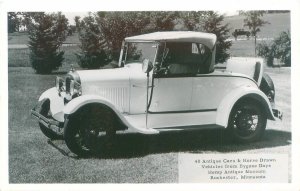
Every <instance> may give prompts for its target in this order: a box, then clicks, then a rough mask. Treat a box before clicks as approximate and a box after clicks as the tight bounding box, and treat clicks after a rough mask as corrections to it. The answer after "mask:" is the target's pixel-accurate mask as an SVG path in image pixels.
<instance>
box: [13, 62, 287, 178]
mask: <svg viewBox="0 0 300 191" xmlns="http://www.w3.org/2000/svg"><path fill="white" fill-rule="evenodd" d="M8 72H9V73H8V77H9V81H8V85H9V181H10V183H54V182H57V183H82V182H98V183H101V182H113V183H122V182H127V183H147V182H152V183H154V182H155V183H159V182H161V183H163V182H164V183H168V182H177V181H178V171H177V165H178V164H177V163H178V161H177V160H178V159H177V156H178V153H181V152H185V153H186V152H187V153H202V154H205V153H247V154H248V153H249V154H250V153H289V152H290V146H291V128H290V127H291V126H290V125H291V124H290V120H291V114H290V112H291V111H290V99H287V98H290V83H289V79H290V69H289V68H281V69H277V68H276V69H267V73H269V74H270V75H271V77H272V78H273V79H274V83H275V86H276V102H277V104H278V105H279V106H280V107H282V109H283V111H284V118H283V122H282V123H280V122H270V121H269V122H268V127H267V129H268V130H267V131H266V133H265V136H264V138H263V140H262V141H260V142H257V143H252V144H246V145H236V144H231V143H228V142H227V141H226V137H223V136H222V131H219V130H213V131H199V132H181V133H163V134H160V135H154V136H145V135H140V134H126V135H120V136H119V137H118V139H117V147H116V148H115V149H114V150H113V151H112V152H111V151H103V152H104V153H107V152H111V153H112V154H110V155H109V154H108V155H107V154H106V155H105V154H104V155H99V156H93V157H91V158H86V159H76V158H72V157H68V156H65V155H63V154H62V153H61V152H59V150H57V149H55V148H54V147H52V146H50V144H48V143H47V138H46V137H45V136H44V135H43V134H42V133H41V131H40V129H39V127H38V124H37V121H36V120H35V119H33V118H32V117H31V116H30V113H29V111H30V109H31V108H32V107H33V106H34V105H35V104H36V103H37V99H38V97H39V96H40V95H41V93H42V92H43V91H45V90H46V89H48V88H50V87H52V86H53V85H54V77H55V75H61V73H54V74H52V75H37V74H35V73H34V71H33V70H32V69H31V68H30V67H9V71H8ZM54 145H56V146H57V147H58V148H60V149H61V150H63V151H65V152H67V153H68V152H69V151H68V149H67V148H66V145H65V144H64V142H63V141H60V140H57V141H54Z"/></svg>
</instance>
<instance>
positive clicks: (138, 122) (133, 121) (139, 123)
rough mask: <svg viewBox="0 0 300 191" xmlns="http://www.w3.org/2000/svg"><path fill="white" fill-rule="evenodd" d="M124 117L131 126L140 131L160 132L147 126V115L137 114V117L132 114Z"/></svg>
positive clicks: (145, 132) (148, 132)
mask: <svg viewBox="0 0 300 191" xmlns="http://www.w3.org/2000/svg"><path fill="white" fill-rule="evenodd" d="M124 118H125V119H126V121H127V122H128V123H129V125H130V127H131V128H132V129H133V130H135V131H137V132H139V133H143V134H158V133H159V131H157V130H155V129H152V128H149V127H146V122H145V121H146V119H145V115H144V114H142V115H138V116H137V115H136V116H135V117H132V116H124Z"/></svg>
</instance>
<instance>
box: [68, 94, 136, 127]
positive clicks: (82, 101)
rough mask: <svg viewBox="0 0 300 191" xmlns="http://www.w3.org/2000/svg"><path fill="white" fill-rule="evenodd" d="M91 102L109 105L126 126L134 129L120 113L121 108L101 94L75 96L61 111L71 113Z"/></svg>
mask: <svg viewBox="0 0 300 191" xmlns="http://www.w3.org/2000/svg"><path fill="white" fill-rule="evenodd" d="M91 103H99V104H103V105H105V106H107V107H109V108H110V109H112V110H113V111H114V112H115V114H116V115H117V116H118V117H119V119H120V120H121V121H122V122H123V124H124V125H125V126H127V127H128V128H131V129H135V130H136V128H135V127H134V126H132V124H130V123H129V122H128V121H127V120H126V119H125V117H124V116H123V114H122V112H121V111H122V110H121V109H120V108H118V107H117V106H116V105H114V104H113V103H112V102H111V101H110V100H108V99H106V98H104V97H101V96H97V95H82V96H79V97H77V98H74V99H72V100H71V101H70V102H69V103H68V104H67V105H66V106H65V107H64V109H63V113H64V114H65V115H71V114H73V113H75V112H76V111H77V110H78V109H80V108H82V107H83V106H85V105H87V104H91Z"/></svg>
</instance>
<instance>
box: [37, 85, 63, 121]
mask: <svg viewBox="0 0 300 191" xmlns="http://www.w3.org/2000/svg"><path fill="white" fill-rule="evenodd" d="M43 99H49V100H50V111H51V113H52V117H53V118H54V119H56V120H58V121H59V122H63V121H64V116H63V113H62V111H61V110H62V108H63V107H64V100H63V97H61V96H59V95H58V92H57V89H56V87H53V88H50V89H48V90H46V91H45V92H44V93H42V95H41V96H40V98H39V101H42V100H43Z"/></svg>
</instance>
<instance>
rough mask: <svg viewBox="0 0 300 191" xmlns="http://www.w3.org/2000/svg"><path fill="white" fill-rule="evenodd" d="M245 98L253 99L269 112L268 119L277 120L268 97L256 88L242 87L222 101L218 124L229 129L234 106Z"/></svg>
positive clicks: (219, 107) (217, 118) (218, 112)
mask: <svg viewBox="0 0 300 191" xmlns="http://www.w3.org/2000/svg"><path fill="white" fill-rule="evenodd" d="M243 98H252V99H255V100H257V101H258V102H259V103H260V104H261V106H262V107H263V108H264V109H265V111H266V112H267V118H268V119H271V120H275V117H274V115H273V112H272V107H271V104H270V102H269V100H268V98H267V96H266V95H265V94H264V93H263V92H262V91H260V90H259V89H257V88H255V87H251V86H241V87H238V88H235V89H234V90H232V91H231V92H230V93H229V94H227V95H226V96H225V97H224V98H223V100H222V101H221V103H220V105H219V106H218V109H217V117H216V124H217V125H221V126H223V127H227V125H228V120H229V116H230V112H231V110H232V108H233V106H234V104H235V103H237V101H238V100H240V99H243Z"/></svg>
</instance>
